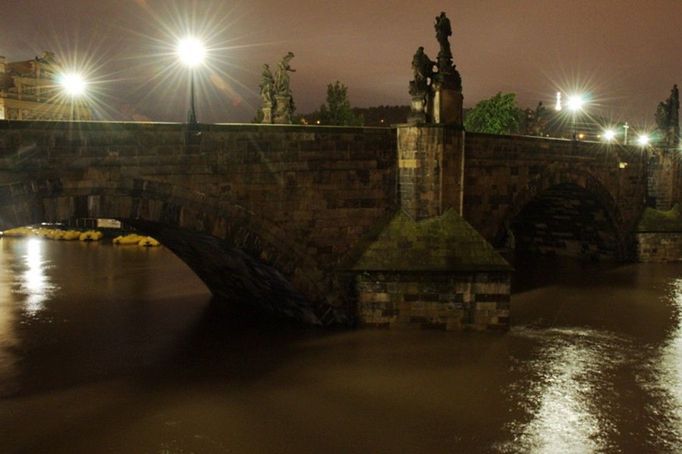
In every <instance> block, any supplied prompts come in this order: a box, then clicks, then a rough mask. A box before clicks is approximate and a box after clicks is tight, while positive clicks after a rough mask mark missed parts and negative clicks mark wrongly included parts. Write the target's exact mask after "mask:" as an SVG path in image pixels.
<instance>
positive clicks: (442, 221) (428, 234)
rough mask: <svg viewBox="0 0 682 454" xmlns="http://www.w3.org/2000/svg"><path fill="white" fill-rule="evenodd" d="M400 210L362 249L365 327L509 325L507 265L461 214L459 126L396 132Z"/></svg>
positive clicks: (359, 284)
mask: <svg viewBox="0 0 682 454" xmlns="http://www.w3.org/2000/svg"><path fill="white" fill-rule="evenodd" d="M397 135H398V140H397V146H398V192H399V204H400V211H399V213H397V214H396V215H395V217H394V218H393V219H392V220H391V222H390V223H389V224H388V225H387V226H386V227H385V228H384V230H383V231H382V232H381V233H380V234H379V235H378V237H377V238H376V239H375V241H374V242H373V243H372V244H370V245H369V247H367V249H365V251H364V253H363V255H362V256H361V258H360V260H359V261H358V262H357V263H356V264H355V266H354V267H353V270H354V271H355V272H357V275H356V279H355V290H356V293H357V295H356V296H357V307H358V310H357V314H358V318H359V321H360V323H361V324H362V325H365V326H379V327H408V326H419V327H428V328H441V329H447V330H458V329H463V328H473V329H478V330H483V329H499V328H506V327H508V326H509V302H510V301H509V300H510V274H511V267H510V266H509V264H508V263H507V262H506V261H505V260H504V259H503V258H502V257H501V256H500V255H499V254H498V253H497V252H496V251H495V250H494V249H493V247H492V246H491V245H490V244H489V243H488V242H487V241H486V240H485V239H484V238H483V237H482V236H481V235H480V234H479V233H478V232H476V230H475V229H474V228H473V227H471V226H470V225H469V224H468V223H467V222H466V221H465V220H464V219H463V218H462V216H461V215H462V210H463V179H464V160H465V156H464V140H465V134H464V130H463V128H462V127H461V125H430V124H429V125H405V126H399V127H398V130H397Z"/></svg>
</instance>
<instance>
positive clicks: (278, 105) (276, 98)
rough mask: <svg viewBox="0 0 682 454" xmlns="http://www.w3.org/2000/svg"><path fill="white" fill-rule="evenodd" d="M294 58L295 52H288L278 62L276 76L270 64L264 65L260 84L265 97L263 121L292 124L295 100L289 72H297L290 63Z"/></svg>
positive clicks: (262, 95)
mask: <svg viewBox="0 0 682 454" xmlns="http://www.w3.org/2000/svg"><path fill="white" fill-rule="evenodd" d="M292 58H294V53H293V52H288V53H287V54H286V55H285V56H284V57H283V58H282V60H281V61H280V62H279V63H278V64H277V70H276V71H275V75H274V76H273V75H272V72H271V71H270V66H269V65H267V64H265V65H263V73H262V76H261V84H260V85H259V86H260V94H261V98H262V99H263V107H262V114H263V115H262V120H261V123H278V124H291V116H292V115H293V113H294V100H293V97H292V95H291V87H290V85H289V73H290V72H296V70H295V69H293V68H292V67H291V65H290V64H289V62H290V61H291V59H292ZM273 108H274V112H273ZM273 113H274V116H273Z"/></svg>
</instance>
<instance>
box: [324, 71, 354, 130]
mask: <svg viewBox="0 0 682 454" xmlns="http://www.w3.org/2000/svg"><path fill="white" fill-rule="evenodd" d="M320 123H321V124H324V125H340V126H359V125H361V124H362V117H359V116H358V115H356V114H355V112H353V109H352V108H351V106H350V101H348V87H346V86H345V85H344V84H342V83H341V82H339V81H338V80H337V81H336V82H334V83H333V84H329V85H327V103H326V104H323V105H322V106H320Z"/></svg>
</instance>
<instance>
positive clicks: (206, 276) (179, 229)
mask: <svg viewBox="0 0 682 454" xmlns="http://www.w3.org/2000/svg"><path fill="white" fill-rule="evenodd" d="M84 217H89V218H97V217H99V218H111V219H118V220H121V221H124V222H126V223H127V224H130V225H132V226H134V227H136V228H138V229H139V230H141V231H143V232H146V233H148V234H150V235H153V236H155V237H157V238H158V239H159V240H160V241H161V242H162V243H163V244H164V245H165V246H167V247H168V248H169V249H171V250H172V251H173V252H174V253H175V254H176V255H177V256H178V257H179V258H180V259H181V260H183V261H184V262H185V263H186V264H187V265H188V266H189V267H190V268H191V269H192V270H193V271H194V272H195V273H196V274H197V275H198V276H199V277H200V278H201V279H202V280H203V281H204V283H205V284H206V285H207V287H208V288H209V289H210V290H211V292H212V293H213V294H214V295H216V296H218V297H220V298H227V299H236V300H241V301H244V300H245V299H249V300H250V301H251V300H254V301H255V300H257V301H258V304H257V306H258V307H257V309H258V310H260V311H261V312H266V313H269V314H271V315H275V316H284V317H287V318H293V319H297V320H300V321H303V322H306V323H311V324H326V323H345V322H346V319H347V317H348V314H347V313H346V312H345V310H344V308H345V307H347V305H345V304H344V303H343V298H344V296H343V294H342V293H341V292H338V291H336V285H335V279H334V276H333V275H332V273H330V272H327V271H325V270H324V269H323V268H322V267H321V266H320V265H319V264H318V263H317V262H316V261H315V260H314V259H313V258H312V257H311V256H310V255H309V254H307V253H306V252H305V251H304V250H303V249H302V248H301V247H300V246H299V245H298V244H296V242H295V241H293V240H292V239H291V238H290V237H289V236H288V235H286V234H285V232H284V231H283V230H282V229H281V228H280V227H278V226H277V225H275V224H274V223H272V222H269V221H268V220H267V218H266V217H265V216H263V215H262V214H259V213H254V212H252V211H250V210H248V209H247V208H245V207H244V206H242V205H240V204H239V203H236V202H235V201H234V200H231V199H230V198H229V197H216V196H214V195H209V194H205V193H201V192H199V191H193V190H189V189H187V188H185V187H183V186H180V185H175V184H172V183H167V182H159V181H155V180H149V179H143V178H132V179H127V180H126V179H121V180H117V182H116V183H115V184H114V183H112V185H111V186H107V187H102V186H94V185H93V186H89V185H83V184H79V185H78V186H74V187H65V186H64V184H63V183H62V181H61V180H59V179H42V180H38V179H31V180H28V181H23V182H21V183H13V184H9V185H4V186H0V229H6V228H9V227H14V226H19V225H28V224H33V223H37V222H42V221H47V222H50V221H53V222H56V221H63V220H67V219H73V218H84Z"/></svg>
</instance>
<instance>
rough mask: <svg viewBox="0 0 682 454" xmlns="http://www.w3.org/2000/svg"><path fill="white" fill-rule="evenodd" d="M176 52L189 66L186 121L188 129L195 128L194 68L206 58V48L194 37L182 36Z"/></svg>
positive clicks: (181, 60)
mask: <svg viewBox="0 0 682 454" xmlns="http://www.w3.org/2000/svg"><path fill="white" fill-rule="evenodd" d="M176 53H177V55H178V58H179V59H180V62H182V63H183V64H184V65H185V66H187V67H188V68H189V77H190V82H189V84H190V85H189V111H188V112H187V123H188V124H189V127H190V129H192V130H194V129H197V112H196V107H195V102H194V68H195V67H196V66H198V65H200V64H202V63H203V62H204V59H205V58H206V48H205V47H204V45H203V43H202V42H201V41H199V40H198V39H197V38H194V37H191V36H190V37H187V38H183V39H181V40H180V41H178V47H177V49H176Z"/></svg>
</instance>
